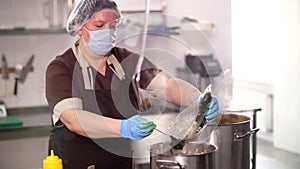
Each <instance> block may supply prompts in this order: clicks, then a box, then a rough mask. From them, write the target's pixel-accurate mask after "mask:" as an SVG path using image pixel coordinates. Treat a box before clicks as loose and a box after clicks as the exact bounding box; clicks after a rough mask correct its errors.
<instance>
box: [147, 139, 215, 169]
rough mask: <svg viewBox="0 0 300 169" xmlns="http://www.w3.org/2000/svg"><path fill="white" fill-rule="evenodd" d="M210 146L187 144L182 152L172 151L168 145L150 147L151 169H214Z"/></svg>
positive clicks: (213, 147) (212, 148)
mask: <svg viewBox="0 0 300 169" xmlns="http://www.w3.org/2000/svg"><path fill="white" fill-rule="evenodd" d="M216 150H217V147H216V146H214V145H212V144H197V143H188V144H186V145H185V147H184V148H183V150H174V149H172V148H171V147H170V143H168V142H167V143H158V144H154V145H151V146H150V155H151V157H150V166H151V169H215V167H214V163H215V162H214V153H215V151H216Z"/></svg>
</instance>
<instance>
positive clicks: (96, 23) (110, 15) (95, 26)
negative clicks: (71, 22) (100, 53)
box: [78, 10, 117, 42]
mask: <svg viewBox="0 0 300 169" xmlns="http://www.w3.org/2000/svg"><path fill="white" fill-rule="evenodd" d="M83 27H85V28H83ZM83 27H82V28H81V29H80V30H79V31H78V35H79V36H81V35H82V36H83V38H84V39H85V41H86V42H88V41H89V40H90V35H89V32H88V31H87V30H89V31H94V30H105V29H113V30H115V29H116V27H117V16H116V13H115V11H113V10H102V11H100V12H98V13H96V14H94V15H93V16H92V17H91V18H90V19H89V20H88V22H87V23H86V24H84V25H83Z"/></svg>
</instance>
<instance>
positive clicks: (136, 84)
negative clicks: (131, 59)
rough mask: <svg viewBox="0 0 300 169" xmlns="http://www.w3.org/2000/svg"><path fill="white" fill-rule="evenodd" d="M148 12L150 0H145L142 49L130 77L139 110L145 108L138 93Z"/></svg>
mask: <svg viewBox="0 0 300 169" xmlns="http://www.w3.org/2000/svg"><path fill="white" fill-rule="evenodd" d="M149 14H150V0H147V1H146V6H145V19H144V20H145V22H144V28H143V32H142V34H143V38H142V51H141V55H140V56H139V59H138V61H137V64H136V69H135V74H134V75H133V77H132V86H133V90H134V93H135V95H136V98H137V104H138V108H139V111H143V110H145V109H146V106H145V104H144V102H143V99H142V98H141V96H140V94H139V82H140V80H141V71H142V64H143V61H144V58H145V56H144V55H145V48H146V42H147V32H148V22H149Z"/></svg>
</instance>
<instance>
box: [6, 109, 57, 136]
mask: <svg viewBox="0 0 300 169" xmlns="http://www.w3.org/2000/svg"><path fill="white" fill-rule="evenodd" d="M7 114H8V116H13V117H16V118H17V119H19V120H21V121H22V123H23V124H22V126H8V127H1V128H0V140H9V139H20V138H29V137H42V136H49V135H50V133H51V129H52V127H51V113H50V111H49V108H48V107H47V106H40V107H25V108H13V109H7Z"/></svg>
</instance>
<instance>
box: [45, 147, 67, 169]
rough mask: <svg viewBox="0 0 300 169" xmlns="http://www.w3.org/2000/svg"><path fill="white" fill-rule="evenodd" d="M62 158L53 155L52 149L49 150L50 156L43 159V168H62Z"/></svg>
mask: <svg viewBox="0 0 300 169" xmlns="http://www.w3.org/2000/svg"><path fill="white" fill-rule="evenodd" d="M62 168H63V167H62V160H61V159H60V158H59V157H58V156H56V155H54V151H53V150H51V153H50V156H48V157H47V158H46V159H44V161H43V169H62Z"/></svg>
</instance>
